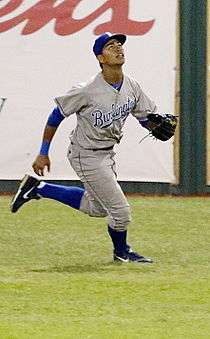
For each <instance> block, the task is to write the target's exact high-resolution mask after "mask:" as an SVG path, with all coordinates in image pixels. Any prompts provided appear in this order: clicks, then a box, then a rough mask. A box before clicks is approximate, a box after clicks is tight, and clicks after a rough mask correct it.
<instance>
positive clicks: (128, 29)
mask: <svg viewBox="0 0 210 339" xmlns="http://www.w3.org/2000/svg"><path fill="white" fill-rule="evenodd" d="M23 1H24V0H10V2H9V3H8V4H7V5H5V6H4V7H3V8H1V9H0V17H3V16H4V15H7V14H9V13H11V12H13V11H14V10H15V9H17V8H18V7H19V6H20V5H21V4H22V3H23ZM80 1H81V0H64V1H63V2H62V3H61V4H60V5H57V6H55V5H56V0H40V1H38V2H37V3H36V4H35V5H34V6H32V7H31V8H29V9H27V10H26V11H24V12H23V13H21V14H19V15H17V16H16V17H14V18H12V19H9V20H6V21H4V22H0V33H1V32H6V31H8V30H10V29H12V28H13V27H15V26H17V25H18V24H20V23H21V22H25V27H24V28H23V29H22V32H21V34H23V35H26V34H32V33H34V32H37V31H38V30H40V29H41V28H42V27H44V26H45V25H46V24H47V23H48V22H50V21H51V20H52V19H55V33H56V34H58V35H70V34H72V33H75V32H78V31H80V30H81V29H82V28H84V27H86V26H87V25H88V24H90V23H91V22H93V21H94V20H95V19H96V18H98V17H99V16H100V15H101V14H103V13H104V12H106V11H107V10H109V9H111V10H112V15H111V20H110V21H107V22H104V23H103V24H100V25H98V26H97V27H96V28H95V29H94V33H95V34H96V35H98V34H101V33H103V32H105V31H110V32H113V33H117V32H120V33H124V34H128V35H143V34H146V33H147V32H148V31H149V30H150V29H151V28H152V26H153V24H154V20H149V21H144V22H141V21H134V20H131V19H129V17H128V15H129V0H120V4H119V0H107V1H106V2H105V3H104V4H103V5H102V6H100V7H99V8H98V9H96V10H95V11H94V12H93V13H91V14H89V15H88V16H86V17H85V18H83V19H79V20H78V19H73V12H74V9H75V8H76V7H77V5H78V4H79V2H80Z"/></svg>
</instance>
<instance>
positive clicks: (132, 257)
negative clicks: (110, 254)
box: [114, 246, 153, 264]
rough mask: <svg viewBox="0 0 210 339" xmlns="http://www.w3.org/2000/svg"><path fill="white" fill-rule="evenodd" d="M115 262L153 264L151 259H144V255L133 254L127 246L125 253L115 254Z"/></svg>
mask: <svg viewBox="0 0 210 339" xmlns="http://www.w3.org/2000/svg"><path fill="white" fill-rule="evenodd" d="M114 261H118V262H138V263H150V264H151V263H153V260H152V259H151V258H147V257H144V256H143V255H140V254H138V253H137V252H133V250H132V249H131V248H130V246H127V248H126V250H125V252H122V253H116V252H114Z"/></svg>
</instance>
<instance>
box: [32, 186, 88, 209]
mask: <svg viewBox="0 0 210 339" xmlns="http://www.w3.org/2000/svg"><path fill="white" fill-rule="evenodd" d="M84 192H85V190H84V189H83V188H80V187H76V186H62V185H54V184H48V183H46V182H41V183H40V184H39V186H38V187H37V188H36V193H37V194H38V195H40V196H41V197H43V198H49V199H53V200H57V201H59V202H62V203H63V204H66V205H68V206H70V207H73V208H76V209H77V210H78V209H79V208H80V203H81V199H82V197H83V195H84Z"/></svg>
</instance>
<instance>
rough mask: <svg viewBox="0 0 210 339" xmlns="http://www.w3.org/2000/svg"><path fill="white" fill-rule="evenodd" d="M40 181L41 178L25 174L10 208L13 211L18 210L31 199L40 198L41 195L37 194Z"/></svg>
mask: <svg viewBox="0 0 210 339" xmlns="http://www.w3.org/2000/svg"><path fill="white" fill-rule="evenodd" d="M39 183H40V181H39V180H37V179H36V178H33V177H31V176H30V175H28V174H26V175H25V176H24V178H23V180H22V181H21V183H20V186H19V188H18V191H17V193H16V194H15V196H14V198H13V199H12V201H11V205H10V209H11V212H12V213H15V212H17V210H18V209H19V208H20V207H21V206H22V205H23V204H25V203H26V202H28V201H29V200H31V199H40V197H39V196H38V195H37V194H36V187H37V186H38V185H39Z"/></svg>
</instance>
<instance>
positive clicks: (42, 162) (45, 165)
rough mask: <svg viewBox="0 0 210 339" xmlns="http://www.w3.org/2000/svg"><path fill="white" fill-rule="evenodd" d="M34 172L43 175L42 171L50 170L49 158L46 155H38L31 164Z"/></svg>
mask: <svg viewBox="0 0 210 339" xmlns="http://www.w3.org/2000/svg"><path fill="white" fill-rule="evenodd" d="M32 167H33V170H34V172H35V173H36V174H37V175H39V176H44V171H45V169H47V172H50V159H49V157H48V155H38V156H37V157H36V159H35V161H34V162H33V164H32Z"/></svg>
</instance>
